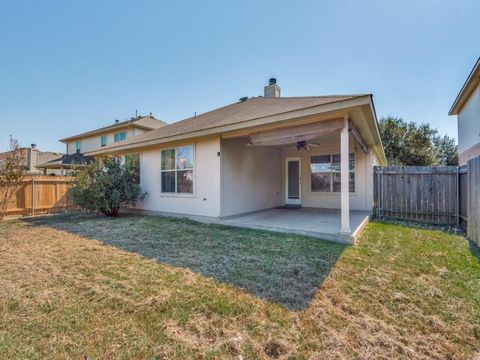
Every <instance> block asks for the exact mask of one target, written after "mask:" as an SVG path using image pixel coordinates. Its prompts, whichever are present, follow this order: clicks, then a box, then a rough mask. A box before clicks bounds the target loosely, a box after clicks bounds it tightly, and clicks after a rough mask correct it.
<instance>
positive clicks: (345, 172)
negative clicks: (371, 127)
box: [340, 116, 350, 234]
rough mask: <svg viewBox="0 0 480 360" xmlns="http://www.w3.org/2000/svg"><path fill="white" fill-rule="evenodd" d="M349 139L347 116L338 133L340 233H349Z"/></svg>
mask: <svg viewBox="0 0 480 360" xmlns="http://www.w3.org/2000/svg"><path fill="white" fill-rule="evenodd" d="M348 145H349V140H348V116H345V117H344V126H343V128H342V132H341V133H340V181H341V188H340V189H341V190H340V202H341V219H342V228H341V230H340V232H341V233H344V234H350V194H349V192H350V191H349V154H348V153H349V149H348Z"/></svg>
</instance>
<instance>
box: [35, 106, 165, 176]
mask: <svg viewBox="0 0 480 360" xmlns="http://www.w3.org/2000/svg"><path fill="white" fill-rule="evenodd" d="M165 125H166V123H165V122H163V121H161V120H158V119H156V118H155V117H153V116H152V115H151V114H150V115H148V116H137V117H134V118H131V119H130V120H126V121H122V122H120V121H119V120H116V121H115V123H114V124H112V125H109V126H105V127H101V128H98V129H95V130H91V131H87V132H84V133H81V134H78V135H73V136H69V137H67V138H64V139H61V140H60V141H61V142H63V143H64V144H65V146H66V152H67V153H66V154H65V155H63V156H61V157H57V158H55V159H50V161H48V162H43V163H42V164H41V165H40V167H41V168H42V169H45V171H52V170H57V171H58V170H59V171H60V172H61V174H62V175H64V174H69V173H71V171H72V170H73V169H75V168H79V167H82V166H85V165H88V164H90V163H92V162H93V160H94V158H93V157H90V156H85V155H84V153H85V152H88V151H95V150H99V149H102V148H103V147H106V146H108V145H109V144H117V143H118V144H120V143H123V142H125V141H126V140H129V139H131V138H133V137H135V136H139V135H141V134H144V133H146V132H148V131H151V130H154V129H158V128H159V127H162V126H165Z"/></svg>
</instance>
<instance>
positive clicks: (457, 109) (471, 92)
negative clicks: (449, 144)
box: [448, 58, 480, 165]
mask: <svg viewBox="0 0 480 360" xmlns="http://www.w3.org/2000/svg"><path fill="white" fill-rule="evenodd" d="M448 114H449V115H457V118H458V152H459V156H458V161H459V164H460V165H465V164H466V163H467V161H468V160H470V159H473V158H475V157H477V156H480V58H479V59H478V60H477V63H476V64H475V66H474V67H473V69H472V71H471V72H470V74H469V75H468V77H467V80H466V81H465V83H464V84H463V86H462V88H461V90H460V92H459V93H458V95H457V98H456V99H455V101H454V103H453V105H452V107H451V109H450V111H449V113H448Z"/></svg>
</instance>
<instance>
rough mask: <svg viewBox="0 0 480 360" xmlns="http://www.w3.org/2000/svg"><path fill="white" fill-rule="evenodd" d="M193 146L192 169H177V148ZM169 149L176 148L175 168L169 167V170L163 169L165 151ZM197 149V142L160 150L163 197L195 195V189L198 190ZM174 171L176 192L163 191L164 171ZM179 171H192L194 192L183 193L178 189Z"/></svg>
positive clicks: (161, 192)
mask: <svg viewBox="0 0 480 360" xmlns="http://www.w3.org/2000/svg"><path fill="white" fill-rule="evenodd" d="M188 146H191V147H192V165H193V167H192V168H191V169H190V168H189V169H177V149H178V148H181V147H188ZM168 150H175V169H169V170H162V160H163V152H164V151H168ZM195 153H196V149H195V144H185V145H179V146H174V147H168V148H165V149H161V150H160V196H162V197H195V190H196V175H195V174H196V171H195V168H196V161H195V160H196V156H195ZM172 171H173V172H174V173H175V191H174V192H163V191H162V187H163V183H162V173H164V172H172ZM179 171H192V192H191V193H181V192H178V191H177V186H178V184H177V179H178V175H177V174H178V172H179Z"/></svg>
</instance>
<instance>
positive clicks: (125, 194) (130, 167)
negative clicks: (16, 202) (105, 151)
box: [70, 156, 146, 216]
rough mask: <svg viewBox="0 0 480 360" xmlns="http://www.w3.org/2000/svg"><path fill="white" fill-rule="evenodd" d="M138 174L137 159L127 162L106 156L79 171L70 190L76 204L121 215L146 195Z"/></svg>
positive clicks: (106, 213)
mask: <svg viewBox="0 0 480 360" xmlns="http://www.w3.org/2000/svg"><path fill="white" fill-rule="evenodd" d="M138 175H139V169H138V162H137V161H126V162H125V164H123V163H122V160H121V159H120V158H119V157H114V156H106V157H104V158H102V159H97V160H96V161H95V162H94V163H93V164H91V165H89V166H87V167H85V168H82V169H80V170H79V171H78V172H77V173H76V180H75V184H74V186H73V187H72V188H71V189H70V193H71V195H72V197H73V200H74V201H75V203H76V204H77V205H79V206H80V207H82V208H84V209H86V210H90V211H101V212H102V213H104V214H105V215H107V216H118V215H119V213H120V212H121V211H122V210H124V209H126V208H127V207H130V206H134V205H135V202H136V201H137V200H143V199H144V198H145V195H146V193H143V192H142V190H141V188H140V185H139V176H138Z"/></svg>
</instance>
